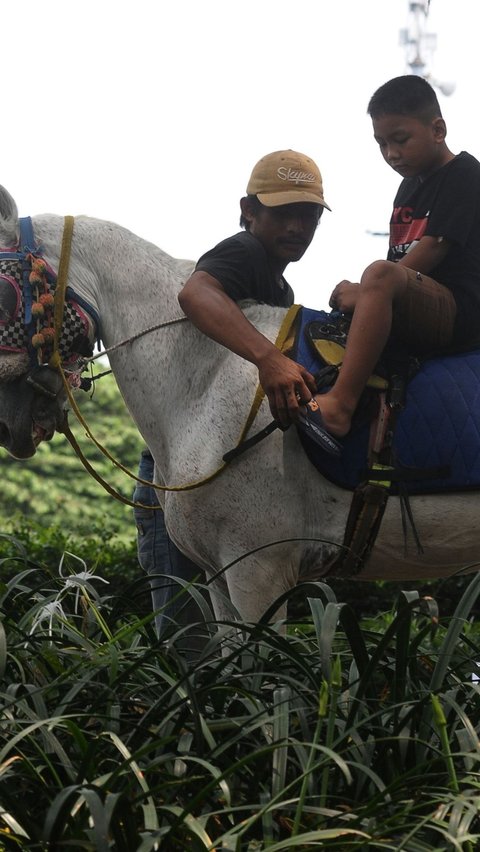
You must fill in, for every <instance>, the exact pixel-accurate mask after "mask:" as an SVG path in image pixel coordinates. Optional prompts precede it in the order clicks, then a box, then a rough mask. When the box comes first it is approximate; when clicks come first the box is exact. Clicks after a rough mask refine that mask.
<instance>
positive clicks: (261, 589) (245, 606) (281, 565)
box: [226, 548, 298, 622]
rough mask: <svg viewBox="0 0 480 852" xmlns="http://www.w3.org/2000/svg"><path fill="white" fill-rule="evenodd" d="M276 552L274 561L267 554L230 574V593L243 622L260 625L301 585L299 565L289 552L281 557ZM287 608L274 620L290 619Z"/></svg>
mask: <svg viewBox="0 0 480 852" xmlns="http://www.w3.org/2000/svg"><path fill="white" fill-rule="evenodd" d="M275 549H276V548H272V554H271V557H270V558H265V551H263V552H262V554H260V555H259V556H258V557H256V556H248V557H246V558H245V559H243V560H242V561H241V562H240V563H237V565H234V566H233V567H232V568H231V569H230V570H228V571H227V572H226V580H227V586H228V593H229V597H230V600H231V601H232V604H233V606H234V607H235V609H236V610H237V611H238V613H239V615H240V618H241V620H242V621H246V622H258V621H259V620H260V619H261V618H262V616H263V615H264V613H265V612H266V610H267V609H268V608H269V607H270V606H271V605H272V603H274V602H275V601H276V600H277V599H278V598H279V597H280V596H281V595H283V594H284V593H285V592H288V591H289V590H290V589H293V588H294V587H295V586H296V585H297V583H298V562H297V560H294V559H293V558H290V559H289V556H288V552H287V553H285V554H283V555H282V556H281V557H279V556H278V555H277V554H275V552H274V550H275ZM286 614H287V605H286V603H284V604H282V605H281V606H280V607H279V608H278V609H277V611H276V612H275V615H274V619H275V621H276V620H277V619H283V618H286Z"/></svg>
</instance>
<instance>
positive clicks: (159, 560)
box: [133, 451, 205, 651]
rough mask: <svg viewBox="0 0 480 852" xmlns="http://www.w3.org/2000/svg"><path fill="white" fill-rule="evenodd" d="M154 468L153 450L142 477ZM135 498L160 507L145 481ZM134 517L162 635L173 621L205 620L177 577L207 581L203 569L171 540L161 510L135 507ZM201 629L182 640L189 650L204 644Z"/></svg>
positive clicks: (186, 623)
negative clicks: (170, 578) (200, 636)
mask: <svg viewBox="0 0 480 852" xmlns="http://www.w3.org/2000/svg"><path fill="white" fill-rule="evenodd" d="M153 468H154V462H153V459H152V457H151V455H150V453H149V452H148V451H144V452H143V453H142V456H141V459H140V466H139V470H138V475H139V477H140V478H141V479H145V480H147V481H152V479H153ZM133 499H134V501H135V502H136V503H142V504H143V506H147V507H148V506H152V507H155V506H158V500H157V495H156V492H155V490H154V488H153V487H152V488H150V487H148V486H147V485H142V484H141V483H137V486H136V488H135V491H134V494H133ZM134 517H135V523H136V527H137V551H138V560H139V563H140V566H141V567H142V568H143V570H144V571H145V573H146V574H147V575H148V577H149V582H150V588H151V593H152V604H153V609H154V612H155V627H156V630H157V634H158V636H159V637H160V638H161V637H162V635H163V634H164V633H165V631H166V630H167V628H168V626H169V625H171V624H172V623H173V624H175V625H176V626H177V627H185V626H189V625H191V624H195V623H198V622H201V621H203V616H202V612H201V610H200V608H199V607H198V605H197V604H196V603H195V601H194V600H193V598H192V597H191V595H190V594H189V592H188V590H187V591H182V588H183V587H182V585H181V584H180V583H177V582H175V580H174V579H173V578H175V577H178V578H179V579H181V580H184V581H185V582H187V583H193V582H194V581H195V580H198V581H200V582H204V579H205V577H204V573H203V571H202V569H201V568H199V567H198V566H197V565H195V564H194V563H193V562H191V561H190V560H189V559H187V557H186V556H184V555H183V553H181V552H180V551H179V550H178V548H177V547H176V546H175V545H174V544H173V542H172V541H171V540H170V538H169V536H168V533H167V530H166V528H165V520H164V516H163V512H162V510H161V509H159V508H151V509H149V508H146V509H145V508H140V507H135V508H134ZM159 575H167V576H159ZM168 577H172V580H171V581H170V580H168ZM199 632H201V631H200V629H199V628H195V630H194V631H192V635H191V637H187V638H186V639H185V642H184V643H182V645H184V646H185V649H186V651H188V650H190V649H196V650H197V651H198V650H199V648H200V647H201V646H202V645H203V644H204V642H205V638H202V639H199V638H198V634H199ZM203 633H205V631H203Z"/></svg>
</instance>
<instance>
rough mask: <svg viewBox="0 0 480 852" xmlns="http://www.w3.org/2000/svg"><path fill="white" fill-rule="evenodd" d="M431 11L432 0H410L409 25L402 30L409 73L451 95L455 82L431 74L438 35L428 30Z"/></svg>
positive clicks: (402, 43)
mask: <svg viewBox="0 0 480 852" xmlns="http://www.w3.org/2000/svg"><path fill="white" fill-rule="evenodd" d="M429 12H430V0H409V3H408V16H409V21H408V26H407V27H405V28H404V29H402V30H400V44H401V45H403V47H404V48H405V53H406V65H407V69H408V73H409V74H418V76H419V77H423V78H424V79H425V80H428V82H429V83H430V84H431V85H432V86H434V87H435V88H437V89H439V91H440V92H441V93H442V94H443V95H451V94H453V92H454V91H455V83H452V82H446V81H440V80H436V79H435V78H433V77H432V74H431V64H432V57H433V54H434V52H435V49H436V47H437V36H436V33H432V32H429V31H428V15H429Z"/></svg>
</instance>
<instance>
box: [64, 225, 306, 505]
mask: <svg viewBox="0 0 480 852" xmlns="http://www.w3.org/2000/svg"><path fill="white" fill-rule="evenodd" d="M73 225H74V218H73V216H65V226H64V232H63V239H62V250H61V255H60V263H59V267H58V278H57V286H56V289H55V311H54V318H55V341H54V349H53V353H52V357H51V358H50V361H49V366H51V367H53V368H55V369H56V370H58V372H59V373H60V375H61V377H62V381H63V384H64V388H65V391H66V394H67V397H68V401H69V403H70V405H71V408H72V411H73V412H74V414H75V416H76V418H77V420H78V421H79V423H81V425H82V426H83V428H84V429H85V432H86V434H87V436H88V437H89V438H90V439H91V440H92V441H93V443H94V444H95V446H96V447H97V448H98V449H99V450H100V451H101V452H102V453H103V454H104V455H105V456H106V457H107V458H108V459H109V460H110V461H111V462H113V464H115V465H116V467H118V468H120V470H122V471H123V472H124V473H125V474H127V476H130V477H131V478H132V479H134V480H135V481H136V482H139V483H140V484H141V485H147V486H149V487H152V483H151V482H150V481H148V480H145V479H141V478H140V477H139V476H136V475H135V474H134V473H132V471H130V470H128V468H126V467H124V466H123V465H122V464H121V463H120V462H119V461H118V460H117V459H115V458H114V457H113V456H112V455H111V454H110V452H109V451H108V450H107V448H106V447H104V446H103V445H102V444H101V443H100V442H99V441H98V440H97V438H95V436H94V435H93V434H92V432H91V430H90V427H89V426H88V424H87V422H86V421H85V419H84V417H83V415H82V413H81V411H80V409H79V407H78V405H77V403H76V401H75V398H74V396H73V393H72V389H71V387H70V385H69V383H68V380H67V378H66V376H65V373H64V371H63V368H62V363H61V358H60V352H59V343H60V337H61V332H62V324H63V312H64V306H65V293H66V289H67V281H68V267H69V262H70V252H71V246H72V237H73ZM300 308H301V305H292V307H291V308H289V309H288V311H287V313H286V314H285V317H284V319H283V322H282V324H281V326H280V329H279V332H278V335H277V339H276V341H275V346H276V347H277V348H278V349H280V350H281V351H282V350H283V349H284V347H285V343H286V342H287V341H288V339H289V335H290V332H291V329H292V326H293V323H294V322H295V319H296V317H297V314H298V312H299V310H300ZM264 396H265V391H264V390H263V388H262V387H261V385H260V384H259V385H258V386H257V389H256V392H255V397H254V399H253V403H252V406H251V409H250V412H249V414H248V417H247V419H246V421H245V425H244V427H243V429H242V432H241V435H240V438H239V439H238V444H237V446H239V445H240V444H241V443H242V441H243V440H244V439H245V437H246V435H247V433H248V431H249V429H250V427H251V425H252V423H253V421H254V420H255V417H256V416H257V414H258V410H259V408H260V405H261V403H262V400H263V398H264ZM62 431H63V433H64V435H65V436H66V438H67V440H68V441H69V442H70V444H71V446H72V447H73V449H74V451H75V453H76V454H77V456H78V458H79V459H80V461H81V462H82V464H83V466H84V467H85V469H86V470H87V471H88V473H90V475H91V476H93V478H94V479H96V481H97V482H98V483H99V484H100V485H101V486H102V487H103V488H104V489H105V490H106V491H108V493H109V494H111V495H112V496H113V497H115V498H116V499H117V500H120V501H121V502H122V503H125V504H126V505H127V506H134V507H135V506H142V504H141V503H136V502H134V501H133V500H129V499H128V498H127V497H124V496H123V495H122V494H120V493H119V492H118V491H116V490H115V489H114V488H113V487H112V486H111V485H109V483H108V482H106V481H105V480H104V479H103V478H102V477H101V476H100V475H99V474H98V473H97V472H96V470H95V469H94V468H93V467H92V465H91V464H90V462H89V461H88V460H87V459H86V458H85V456H84V454H83V452H82V450H81V449H80V446H79V445H78V442H77V440H76V438H75V437H74V435H73V434H72V432H71V430H70V427H69V425H68V422H67V419H66V418H65V423H64V425H63V430H62ZM227 466H228V463H227V462H223V463H222V464H221V465H220V466H219V467H218V468H217V469H216V470H215V471H214V472H213V473H211V474H209V475H208V476H205V477H203V478H202V479H198V480H196V481H195V482H190V483H187V484H186V485H158V484H155V485H154V487H155V489H157V490H159V491H192V490H193V489H194V488H200V487H201V486H202V485H207V484H208V483H209V482H211V481H212V480H213V479H215V478H216V477H217V476H218V475H219V474H220V473H222V471H223V470H225V468H226V467H227ZM144 508H148V509H152V508H157V507H156V506H145V507H144ZM158 508H160V507H158Z"/></svg>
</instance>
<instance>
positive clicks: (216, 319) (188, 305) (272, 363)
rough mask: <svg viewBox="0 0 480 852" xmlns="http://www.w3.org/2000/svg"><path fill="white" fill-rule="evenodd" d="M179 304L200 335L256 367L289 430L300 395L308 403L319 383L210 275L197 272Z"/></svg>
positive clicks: (278, 417) (273, 406)
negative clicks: (244, 311)
mask: <svg viewBox="0 0 480 852" xmlns="http://www.w3.org/2000/svg"><path fill="white" fill-rule="evenodd" d="M178 301H179V303H180V307H181V308H182V310H183V311H184V312H185V314H186V315H187V317H188V318H189V319H190V320H191V322H192V323H193V324H194V325H195V326H197V328H198V329H200V331H202V332H203V333H204V334H206V335H207V336H208V337H211V338H212V339H213V340H216V341H217V343H221V344H222V346H225V347H226V348H227V349H230V350H231V351H232V352H235V353H236V354H237V355H240V356H241V357H242V358H245V359H246V360H247V361H250V362H251V363H252V364H255V366H256V367H257V369H258V373H259V381H260V384H261V385H262V387H263V389H264V391H265V393H266V395H267V397H268V401H269V403H270V409H271V411H272V415H273V417H274V418H275V420H278V422H279V423H281V424H282V425H283V426H287V425H288V424H289V423H290V421H291V419H293V418H294V417H295V415H296V413H297V410H298V406H299V401H298V399H297V394H298V396H299V397H300V401H301V402H303V403H305V402H308V401H309V400H310V399H311V396H312V394H313V393H315V390H316V388H315V380H314V378H313V376H312V375H311V374H310V373H309V372H308V370H306V369H305V368H304V367H301V366H300V364H297V363H296V362H295V361H292V360H291V359H290V358H287V357H286V356H285V355H282V353H281V352H280V351H279V350H278V349H277V348H276V347H275V345H274V344H273V343H271V342H270V340H268V339H267V338H266V337H264V335H263V334H261V333H260V332H259V331H257V329H256V328H255V327H254V326H253V325H252V324H251V323H250V322H249V321H248V320H247V318H246V317H245V315H244V314H243V312H242V311H241V310H240V308H239V307H238V305H237V304H236V302H234V301H233V299H231V298H230V296H228V295H227V293H226V292H225V290H224V289H223V287H222V285H221V284H220V282H219V281H217V279H216V278H213V276H211V275H209V274H208V273H207V272H202V271H201V270H199V271H197V272H194V273H193V274H192V275H191V277H190V278H189V279H188V281H187V283H186V284H185V286H184V287H183V289H182V290H181V292H180V294H179V297H178Z"/></svg>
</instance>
